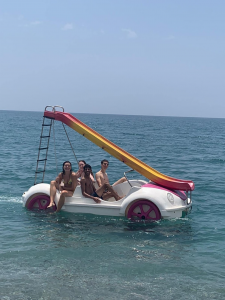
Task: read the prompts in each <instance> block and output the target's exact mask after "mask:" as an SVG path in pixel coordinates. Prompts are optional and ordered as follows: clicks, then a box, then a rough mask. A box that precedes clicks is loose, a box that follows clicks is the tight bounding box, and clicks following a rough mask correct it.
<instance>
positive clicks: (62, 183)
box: [61, 175, 72, 186]
mask: <svg viewBox="0 0 225 300" xmlns="http://www.w3.org/2000/svg"><path fill="white" fill-rule="evenodd" d="M62 177H63V175H62ZM64 184H72V179H71V177H70V179H69V181H68V182H65V180H64V179H63V178H62V180H61V185H63V186H64Z"/></svg>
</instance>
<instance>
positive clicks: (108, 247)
mask: <svg viewBox="0 0 225 300" xmlns="http://www.w3.org/2000/svg"><path fill="white" fill-rule="evenodd" d="M74 115H75V116H76V117H77V118H79V119H80V120H81V121H83V122H85V123H86V124H87V125H89V126H91V127H92V128H93V129H95V130H96V131H98V132H99V133H101V134H102V135H104V136H105V137H107V138H109V139H110V140H112V141H113V142H115V143H116V144H117V145H119V146H121V147H122V148H123V149H125V150H126V151H128V152H130V153H131V154H133V155H134V156H136V157H138V158H139V159H141V160H143V161H144V162H146V163H147V164H149V165H150V166H151V167H153V168H155V169H157V170H159V171H160V172H162V173H164V174H166V175H169V176H173V177H177V178H181V179H190V180H193V181H194V183H195V186H196V188H195V190H194V192H193V194H192V200H193V209H192V213H191V214H190V215H188V216H187V217H186V218H184V219H174V220H166V221H165V220H164V221H159V222H157V223H154V224H132V223H130V222H128V221H127V220H126V219H124V218H113V217H104V216H91V215H81V214H79V215H74V214H69V213H64V212H61V213H59V214H57V215H56V214H49V213H47V212H32V211H28V210H26V209H25V208H23V207H22V201H21V195H22V194H23V192H24V191H26V190H28V189H29V187H30V186H32V185H33V183H34V172H35V168H36V160H37V154H38V151H37V149H38V146H39V138H40V132H41V124H42V116H43V113H41V112H15V111H0V129H1V134H0V229H1V231H0V299H1V300H2V299H4V300H11V299H15V300H19V299H32V300H33V299H35V300H36V299H91V300H94V299H96V300H97V299H129V300H135V299H159V300H161V299H168V300H169V299H198V300H199V299H204V300H205V299H225V286H224V281H225V268H224V266H225V256H224V253H223V252H224V248H225V229H224V228H225V220H224V219H225V213H224V210H225V209H224V207H225V199H224V184H225V139H224V128H225V119H203V118H179V117H151V116H122V115H100V114H99V115H92V114H74ZM67 132H68V134H69V137H70V140H71V143H72V145H73V148H74V150H75V153H76V156H77V158H78V159H85V160H86V161H87V162H88V163H89V164H90V165H92V167H93V170H94V172H97V171H98V170H99V169H100V161H101V160H102V159H103V158H107V159H109V161H110V165H109V169H108V175H109V178H110V181H111V182H112V183H113V182H114V181H116V180H117V179H118V178H120V177H121V176H123V172H124V171H126V170H128V169H129V168H128V167H127V166H126V165H124V164H122V163H121V162H119V161H117V160H116V159H114V158H113V157H110V156H109V155H108V154H107V153H105V152H104V151H103V150H102V149H100V148H98V147H97V146H95V145H94V144H92V143H91V142H89V141H88V140H86V139H85V138H84V137H82V136H80V135H79V134H77V133H76V132H74V131H72V130H71V129H70V128H67ZM55 154H56V155H55ZM65 160H70V161H72V163H73V168H74V170H76V169H77V166H76V160H75V158H74V156H73V152H72V151H71V148H70V144H69V143H68V141H67V138H66V135H65V133H64V129H63V127H62V125H61V123H57V122H56V123H55V143H54V138H53V136H52V138H51V141H50V148H49V155H48V161H47V172H46V175H45V182H49V181H50V180H51V179H53V178H55V176H56V174H57V170H58V172H59V171H60V170H61V165H62V162H63V161H65ZM132 177H133V178H142V177H141V176H140V175H139V174H137V173H136V174H134V175H132Z"/></svg>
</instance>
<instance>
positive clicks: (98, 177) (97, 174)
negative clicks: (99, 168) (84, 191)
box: [95, 173, 102, 187]
mask: <svg viewBox="0 0 225 300" xmlns="http://www.w3.org/2000/svg"><path fill="white" fill-rule="evenodd" d="M95 178H96V181H97V184H98V186H99V187H101V185H102V181H101V176H100V174H99V173H96V174H95Z"/></svg>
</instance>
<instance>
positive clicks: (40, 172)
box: [35, 170, 45, 174]
mask: <svg viewBox="0 0 225 300" xmlns="http://www.w3.org/2000/svg"><path fill="white" fill-rule="evenodd" d="M43 172H45V170H43V171H36V172H35V173H36V174H37V173H43Z"/></svg>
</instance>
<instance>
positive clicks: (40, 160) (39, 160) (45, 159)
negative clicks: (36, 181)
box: [37, 158, 47, 161]
mask: <svg viewBox="0 0 225 300" xmlns="http://www.w3.org/2000/svg"><path fill="white" fill-rule="evenodd" d="M45 160H47V158H44V159H38V160H37V161H45Z"/></svg>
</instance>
